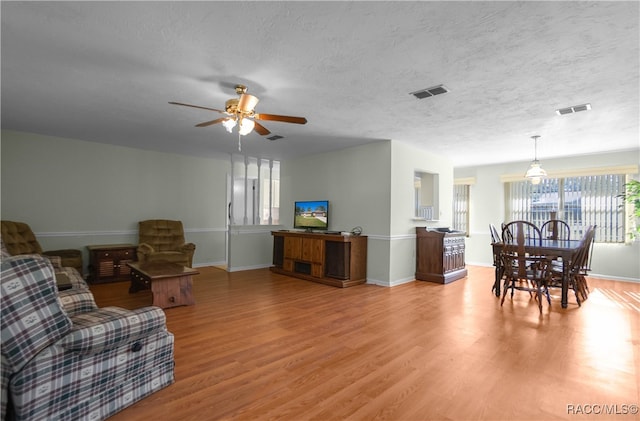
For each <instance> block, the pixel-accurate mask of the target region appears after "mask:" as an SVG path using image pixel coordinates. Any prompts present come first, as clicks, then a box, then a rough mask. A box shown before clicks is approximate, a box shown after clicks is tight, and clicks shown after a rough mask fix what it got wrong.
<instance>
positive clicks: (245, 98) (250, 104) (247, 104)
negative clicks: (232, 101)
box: [238, 94, 260, 113]
mask: <svg viewBox="0 0 640 421" xmlns="http://www.w3.org/2000/svg"><path fill="white" fill-rule="evenodd" d="M258 101H260V100H259V99H258V98H257V97H255V96H253V95H249V94H242V95H240V101H238V109H239V110H240V111H244V112H247V113H250V112H251V111H253V109H254V108H255V107H256V105H257V104H258Z"/></svg>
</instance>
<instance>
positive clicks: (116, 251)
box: [87, 244, 136, 284]
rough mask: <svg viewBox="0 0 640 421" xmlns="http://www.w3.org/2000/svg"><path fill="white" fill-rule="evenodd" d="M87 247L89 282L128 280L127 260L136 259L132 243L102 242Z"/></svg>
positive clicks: (134, 247)
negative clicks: (102, 243) (101, 243)
mask: <svg viewBox="0 0 640 421" xmlns="http://www.w3.org/2000/svg"><path fill="white" fill-rule="evenodd" d="M87 249H89V282H91V283H93V284H97V283H104V282H118V281H129V280H130V276H131V270H130V269H129V267H128V266H127V263H128V262H134V261H135V260H136V246H134V245H133V244H104V245H93V246H87Z"/></svg>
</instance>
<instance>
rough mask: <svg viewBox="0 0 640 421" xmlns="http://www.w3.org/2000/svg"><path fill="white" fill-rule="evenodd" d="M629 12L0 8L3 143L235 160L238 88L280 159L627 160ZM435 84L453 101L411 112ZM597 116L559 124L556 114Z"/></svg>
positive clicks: (568, 5)
mask: <svg viewBox="0 0 640 421" xmlns="http://www.w3.org/2000/svg"><path fill="white" fill-rule="evenodd" d="M639 4H640V3H638V2H636V1H631V2H573V1H566V2H562V1H554V2H481V1H474V2H236V1H234V2H38V3H36V2H7V1H3V2H2V3H1V14H2V128H3V129H10V130H19V131H28V132H35V133H43V134H48V135H53V136H61V137H66V138H77V139H83V140H89V141H95V142H103V143H111V144H117V145H125V146H131V147H136V148H142V149H150V150H157V151H165V152H172V153H181V154H187V155H195V156H220V154H221V153H222V154H228V153H233V152H236V151H237V136H236V135H235V134H234V135H232V134H228V133H227V132H226V131H225V130H224V128H223V127H222V126H221V125H215V126H211V127H206V128H196V127H194V125H195V124H197V123H200V122H203V121H207V120H212V119H214V118H217V117H219V116H220V115H219V114H216V113H213V112H210V111H205V110H199V109H195V108H187V107H180V106H175V105H169V104H168V101H178V102H186V103H190V104H196V105H202V106H206V107H212V108H218V109H220V108H224V102H225V101H226V100H227V99H229V98H232V97H234V96H235V93H234V90H233V85H235V84H237V83H243V84H245V85H247V86H248V87H249V93H252V94H253V95H256V96H258V97H259V98H260V103H259V104H258V106H257V107H256V111H257V112H263V113H272V114H285V115H293V116H304V117H306V118H307V119H308V121H309V122H308V124H306V125H304V126H302V125H296V124H286V123H280V122H272V121H266V122H263V125H264V126H265V127H267V128H268V129H269V130H271V132H272V133H273V134H278V135H281V136H284V138H283V139H280V140H277V141H273V142H272V141H269V140H266V139H265V138H263V137H261V136H259V135H258V134H256V133H252V134H250V135H248V136H246V137H244V138H243V153H246V154H248V155H252V156H260V157H272V158H276V159H286V158H291V157H295V156H300V155H302V154H308V153H317V152H323V151H330V150H335V149H340V148H344V147H348V146H353V145H359V144H362V143H366V142H372V141H378V140H382V139H395V140H399V141H402V142H407V143H410V144H413V145H415V146H416V147H419V148H424V149H426V150H430V151H432V152H434V153H436V154H440V155H445V156H447V157H449V158H450V159H451V160H452V161H453V163H454V165H456V166H467V165H476V164H488V163H497V162H508V161H520V160H522V161H528V160H531V159H532V158H533V141H532V140H531V139H530V136H533V135H540V136H542V137H541V139H540V141H539V142H538V157H539V158H540V159H544V158H545V157H547V158H548V157H562V156H569V155H581V154H590V153H597V152H601V151H615V150H629V149H634V148H635V149H637V148H638V147H639V145H640V141H639V132H640V127H639V121H640V117H639V116H640V110H639V103H640V100H639V91H640V86H639V83H640V74H639V64H640V59H639V42H640V41H639V36H640V30H639V26H638V21H639ZM439 84H444V85H445V86H446V87H447V88H448V89H449V90H450V92H449V93H447V94H443V95H439V96H436V97H432V98H428V99H423V100H418V99H416V98H415V97H414V96H412V95H409V93H410V92H414V91H417V90H420V89H423V88H428V87H431V86H434V85H439ZM584 103H591V104H592V107H593V109H592V110H591V111H586V112H582V113H577V114H571V115H566V116H558V115H556V114H555V110H556V109H558V108H563V107H568V106H573V105H579V104H584Z"/></svg>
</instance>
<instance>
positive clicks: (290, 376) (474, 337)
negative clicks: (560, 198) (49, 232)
mask: <svg viewBox="0 0 640 421" xmlns="http://www.w3.org/2000/svg"><path fill="white" fill-rule="evenodd" d="M468 269H469V275H468V277H467V278H465V279H462V280H459V281H455V282H453V283H451V284H448V285H439V284H433V283H428V282H421V281H417V282H411V283H408V284H404V285H400V286H396V287H393V288H385V287H379V286H374V285H358V286H354V287H351V288H345V289H340V288H335V287H331V286H325V285H321V284H316V283H313V282H308V281H303V280H299V279H294V278H289V277H286V276H282V275H277V274H272V273H271V272H270V271H269V270H267V269H260V270H252V271H244V272H235V273H227V272H225V271H223V270H220V269H216V268H212V267H206V268H199V270H200V272H201V274H200V275H198V276H196V277H195V278H194V297H195V301H196V304H195V305H194V306H189V307H176V308H171V309H167V310H166V311H165V312H166V315H167V325H168V329H169V331H171V332H172V333H173V334H174V335H175V361H176V368H175V377H176V382H175V383H174V384H173V385H171V386H169V387H167V388H165V389H163V390H161V391H159V392H157V393H155V394H153V395H151V396H149V397H148V398H146V399H144V400H142V401H140V402H138V403H136V404H135V405H133V406H131V407H129V408H127V409H125V410H123V411H122V412H120V413H118V414H116V415H115V416H114V417H112V418H110V421H120V420H122V421H124V420H126V421H131V420H150V419H153V420H181V421H184V420H223V419H224V420H269V419H281V420H346V419H350V420H436V419H441V420H551V419H566V420H587V419H588V420H598V419H620V420H637V419H639V416H638V415H637V414H635V415H633V414H623V412H627V411H628V412H631V411H633V408H634V407H633V406H630V405H637V404H638V403H640V399H639V391H640V284H635V283H630V282H613V281H607V280H600V279H594V278H589V279H588V281H589V286H590V289H591V294H590V296H589V299H588V300H587V301H586V302H585V303H583V305H582V307H580V308H579V307H578V306H577V305H576V302H575V297H574V296H573V294H572V293H570V295H569V307H568V308H567V309H562V308H561V306H560V292H559V291H555V296H553V297H552V298H553V300H552V305H551V307H549V306H548V305H547V303H546V301H545V305H544V307H543V314H542V315H540V314H539V311H538V306H537V304H536V302H535V301H534V300H533V299H530V298H529V295H528V294H527V293H525V292H518V291H517V292H516V295H515V298H514V300H513V301H511V300H510V299H509V298H507V300H506V301H505V304H504V307H500V302H499V299H498V298H496V297H495V296H494V295H492V294H491V291H490V290H491V285H492V283H493V268H486V267H473V266H471V267H468ZM128 286H129V285H128V284H127V283H114V284H102V285H92V286H91V289H92V291H93V292H94V294H95V297H96V301H97V302H98V304H99V305H100V306H106V305H118V306H121V307H127V308H135V307H140V306H144V305H148V304H149V303H150V302H151V294H150V292H148V291H142V292H138V293H136V294H129V293H128ZM590 405H602V406H601V407H597V406H590ZM605 405H606V406H605ZM627 405H629V406H627ZM636 408H637V407H636ZM580 411H582V412H607V411H609V412H612V411H613V412H614V413H613V414H611V413H609V414H606V413H601V414H599V415H598V414H593V413H591V414H588V413H587V414H579V412H580ZM615 412H617V413H618V414H617V415H616V414H615Z"/></svg>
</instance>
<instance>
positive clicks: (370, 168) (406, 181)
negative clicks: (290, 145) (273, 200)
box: [280, 141, 453, 286]
mask: <svg viewBox="0 0 640 421" xmlns="http://www.w3.org/2000/svg"><path fill="white" fill-rule="evenodd" d="M415 171H426V172H432V173H438V174H440V193H441V196H440V200H441V206H440V210H441V211H442V214H441V220H440V221H438V222H425V221H416V220H415V219H414V187H413V185H414V184H413V178H414V172H415ZM281 182H282V184H281V189H282V201H281V211H280V214H281V222H282V223H283V224H284V225H288V228H291V225H292V222H293V202H294V201H296V200H314V199H328V200H329V201H330V202H331V203H330V215H331V224H330V227H329V229H330V230H335V231H345V230H350V229H351V228H352V227H354V226H361V227H362V228H363V234H364V235H367V236H368V242H367V247H368V256H367V257H368V258H367V282H369V283H375V284H379V285H385V286H392V285H397V284H399V283H402V282H407V281H411V280H413V279H414V278H415V243H416V240H415V227H417V226H443V225H444V226H448V225H449V221H451V209H450V208H451V206H450V205H449V204H450V203H451V200H452V195H453V191H452V189H451V185H452V184H453V166H452V164H451V163H450V162H449V161H448V160H446V159H443V158H442V157H439V156H436V155H434V154H431V153H429V152H428V151H425V150H418V149H416V148H414V147H411V146H409V145H407V144H405V143H401V142H397V141H383V142H377V143H371V144H368V145H364V146H358V147H353V148H347V149H343V150H341V151H338V152H333V153H326V154H318V155H311V156H307V157H303V158H299V159H296V160H292V161H287V162H284V163H283V165H282V170H281Z"/></svg>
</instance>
